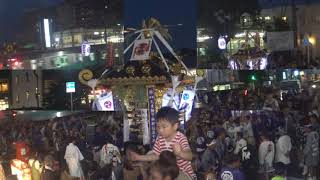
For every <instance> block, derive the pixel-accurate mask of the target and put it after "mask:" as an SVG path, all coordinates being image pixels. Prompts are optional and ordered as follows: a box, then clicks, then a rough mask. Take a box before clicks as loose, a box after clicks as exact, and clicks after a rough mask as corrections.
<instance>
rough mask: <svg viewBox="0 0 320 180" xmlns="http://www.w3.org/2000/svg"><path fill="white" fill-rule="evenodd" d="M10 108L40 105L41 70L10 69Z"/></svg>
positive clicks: (28, 107) (35, 107) (37, 107)
mask: <svg viewBox="0 0 320 180" xmlns="http://www.w3.org/2000/svg"><path fill="white" fill-rule="evenodd" d="M11 80H12V81H11V96H12V98H11V101H12V102H11V109H39V108H41V107H42V85H41V84H42V71H41V70H12V71H11Z"/></svg>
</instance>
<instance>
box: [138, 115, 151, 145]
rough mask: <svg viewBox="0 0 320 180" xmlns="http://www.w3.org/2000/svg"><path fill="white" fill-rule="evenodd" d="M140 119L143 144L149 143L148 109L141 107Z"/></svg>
mask: <svg viewBox="0 0 320 180" xmlns="http://www.w3.org/2000/svg"><path fill="white" fill-rule="evenodd" d="M140 111H141V119H142V132H143V139H142V141H143V145H147V144H150V132H149V123H148V109H141V110H140Z"/></svg>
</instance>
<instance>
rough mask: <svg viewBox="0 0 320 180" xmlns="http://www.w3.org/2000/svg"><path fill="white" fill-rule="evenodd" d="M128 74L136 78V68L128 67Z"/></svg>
mask: <svg viewBox="0 0 320 180" xmlns="http://www.w3.org/2000/svg"><path fill="white" fill-rule="evenodd" d="M126 73H127V74H128V75H129V76H134V75H135V73H136V69H135V67H134V66H128V67H127V68H126Z"/></svg>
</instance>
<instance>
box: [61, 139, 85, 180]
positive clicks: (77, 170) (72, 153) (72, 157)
mask: <svg viewBox="0 0 320 180" xmlns="http://www.w3.org/2000/svg"><path fill="white" fill-rule="evenodd" d="M75 143H76V140H75V138H74V137H71V138H70V144H69V145H68V146H67V148H66V152H65V155H64V159H65V160H66V162H67V164H68V168H69V173H70V175H71V176H73V177H78V178H80V179H81V180H84V179H85V178H84V174H83V171H82V168H81V164H80V161H82V160H83V159H84V157H83V155H82V154H81V152H80V150H79V148H78V147H77V146H76V145H75Z"/></svg>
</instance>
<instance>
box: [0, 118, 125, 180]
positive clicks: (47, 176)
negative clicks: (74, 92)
mask: <svg viewBox="0 0 320 180" xmlns="http://www.w3.org/2000/svg"><path fill="white" fill-rule="evenodd" d="M93 114H94V113H93ZM100 114H101V113H100ZM83 117H84V114H75V115H71V116H67V117H61V118H54V119H51V120H44V121H32V120H23V121H22V120H21V121H20V120H13V121H8V122H2V124H1V127H0V153H1V154H0V157H1V158H0V159H1V163H0V167H1V168H0V174H2V176H3V177H6V178H7V179H14V178H16V176H14V175H12V172H11V169H10V166H11V163H12V160H13V159H16V158H17V157H16V150H17V149H16V145H17V144H19V143H20V144H21V142H23V143H24V144H25V147H24V151H25V152H24V154H23V158H20V160H22V161H24V162H25V163H26V164H28V165H29V168H30V169H31V176H32V180H57V179H60V180H68V179H80V180H85V179H86V180H88V179H89V180H90V179H91V180H109V179H110V180H118V179H121V178H122V167H121V166H122V158H123V157H122V154H121V152H122V151H121V150H122V148H123V138H122V136H121V134H122V132H121V130H122V128H121V126H122V121H121V120H119V119H117V120H115V119H112V118H111V119H112V121H113V123H111V124H110V122H109V121H105V120H102V121H101V118H102V117H100V116H98V115H97V116H96V117H94V120H93V121H98V122H97V123H96V124H94V126H93V129H92V130H91V131H93V133H91V134H90V133H88V132H89V131H90V127H88V123H87V120H85V119H84V118H83ZM102 119H103V118H102ZM108 119H110V118H108ZM91 124H92V123H91ZM18 159H19V157H18ZM2 167H3V171H2V173H1V169H2ZM0 177H1V176H0ZM3 180H5V179H3Z"/></svg>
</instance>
